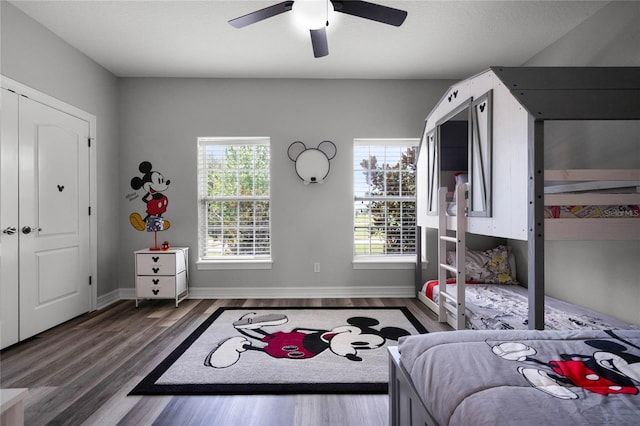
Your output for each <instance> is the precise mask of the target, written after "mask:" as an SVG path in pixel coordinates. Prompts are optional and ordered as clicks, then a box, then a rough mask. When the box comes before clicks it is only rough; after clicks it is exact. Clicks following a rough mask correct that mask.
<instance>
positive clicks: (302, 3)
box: [292, 0, 335, 30]
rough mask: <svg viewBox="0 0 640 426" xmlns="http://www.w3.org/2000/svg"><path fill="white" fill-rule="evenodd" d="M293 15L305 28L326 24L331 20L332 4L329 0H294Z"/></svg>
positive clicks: (309, 28) (332, 13)
mask: <svg viewBox="0 0 640 426" xmlns="http://www.w3.org/2000/svg"><path fill="white" fill-rule="evenodd" d="M292 11H293V16H294V19H295V20H296V22H297V23H298V24H299V25H300V26H301V27H303V28H304V29H305V30H311V29H318V28H321V27H324V26H328V25H329V22H330V21H333V15H334V13H335V11H334V10H333V4H331V2H330V1H329V0H295V1H294V2H293V7H292Z"/></svg>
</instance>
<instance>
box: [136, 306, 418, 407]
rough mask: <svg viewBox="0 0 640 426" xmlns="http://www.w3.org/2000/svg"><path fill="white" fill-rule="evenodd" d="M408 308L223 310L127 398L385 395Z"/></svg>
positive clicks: (407, 329) (411, 323)
mask: <svg viewBox="0 0 640 426" xmlns="http://www.w3.org/2000/svg"><path fill="white" fill-rule="evenodd" d="M426 332H427V330H426V329H425V328H424V327H423V326H422V324H420V322H419V321H418V320H417V319H416V318H415V317H414V316H413V315H412V314H411V313H410V312H409V310H408V309H407V308H404V307H400V308H388V307H380V308H376V307H374V308H220V309H218V310H217V311H216V312H214V313H213V314H212V315H211V316H210V317H209V318H208V319H207V320H205V322H204V323H203V324H202V325H201V326H200V327H198V329H197V330H195V331H194V332H193V333H192V334H191V335H190V336H189V337H188V338H187V339H186V340H185V341H184V342H183V343H181V344H180V346H178V348H176V349H175V350H174V351H173V352H172V353H171V354H170V355H169V356H168V357H167V358H166V359H165V360H164V361H162V362H161V363H160V365H158V366H157V367H156V368H155V369H154V370H153V371H152V372H151V373H150V374H149V375H148V376H147V377H145V378H144V379H143V380H142V381H141V382H140V383H139V384H138V385H137V386H136V387H135V388H134V389H133V390H132V391H131V392H130V393H129V394H130V395H219V394H299V393H312V394H313V393H316V394H317V393H386V392H387V390H388V378H389V372H388V368H389V367H388V353H387V349H386V347H387V346H395V345H397V343H398V339H399V338H400V337H402V336H405V335H410V334H421V333H426Z"/></svg>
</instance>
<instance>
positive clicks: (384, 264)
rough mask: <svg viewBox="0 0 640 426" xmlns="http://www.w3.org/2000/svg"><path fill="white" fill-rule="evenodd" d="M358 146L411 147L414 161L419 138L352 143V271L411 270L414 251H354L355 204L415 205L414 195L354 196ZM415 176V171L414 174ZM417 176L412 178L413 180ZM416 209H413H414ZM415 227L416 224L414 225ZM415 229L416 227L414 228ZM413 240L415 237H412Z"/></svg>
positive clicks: (357, 140) (380, 139)
mask: <svg viewBox="0 0 640 426" xmlns="http://www.w3.org/2000/svg"><path fill="white" fill-rule="evenodd" d="M358 146H405V147H408V146H413V147H414V148H415V149H416V160H417V155H418V151H419V149H420V139H419V138H356V139H354V141H353V155H354V159H353V170H352V173H353V174H352V178H353V203H354V204H353V208H354V210H353V216H352V220H353V223H352V227H351V229H352V232H353V234H352V254H353V261H352V262H353V269H413V268H414V267H415V262H416V253H417V247H416V251H415V252H414V253H410V254H356V249H355V233H356V223H355V222H356V203H358V202H361V201H378V200H381V199H382V200H384V199H390V200H394V201H412V202H414V206H415V205H416V204H415V203H416V194H415V193H414V195H413V196H411V197H406V196H397V197H393V198H391V197H387V196H380V195H375V196H371V197H367V196H359V195H357V194H356V173H358V172H360V173H361V172H362V170H361V169H360V170H358V169H357V168H356V167H357V165H356V161H358V162H359V161H360V160H362V159H361V158H355V155H356V148H357V147H358ZM414 173H415V175H417V171H415V172H414ZM416 177H417V176H414V179H415V178H416ZM415 208H416V207H414V209H415ZM414 226H417V224H414ZM416 229H417V227H416ZM414 238H415V237H414Z"/></svg>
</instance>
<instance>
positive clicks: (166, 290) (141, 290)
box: [136, 272, 186, 298]
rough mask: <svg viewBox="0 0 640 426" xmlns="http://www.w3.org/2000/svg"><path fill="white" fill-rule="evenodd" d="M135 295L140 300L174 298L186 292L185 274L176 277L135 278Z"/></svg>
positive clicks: (145, 276)
mask: <svg viewBox="0 0 640 426" xmlns="http://www.w3.org/2000/svg"><path fill="white" fill-rule="evenodd" d="M136 288H137V294H138V297H140V298H153V297H159V298H174V297H176V292H177V294H180V293H182V292H183V291H185V290H186V274H185V273H184V272H183V273H181V274H179V275H177V276H169V277H162V276H160V277H153V276H147V275H144V276H138V277H136Z"/></svg>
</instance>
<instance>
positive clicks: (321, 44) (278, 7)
mask: <svg viewBox="0 0 640 426" xmlns="http://www.w3.org/2000/svg"><path fill="white" fill-rule="evenodd" d="M325 1H326V10H327V14H326V15H325V16H326V18H327V19H326V23H325V24H324V25H323V26H321V27H319V28H317V29H314V28H311V29H309V31H310V33H311V45H312V46H313V56H315V57H316V58H320V57H323V56H327V55H328V54H329V46H328V44H327V31H326V27H327V26H328V25H329V20H328V13H329V12H328V7H329V1H331V4H332V6H333V10H335V11H336V12H340V13H344V14H347V15H353V16H357V17H359V18H364V19H370V20H372V21H376V22H381V23H383V24H388V25H393V26H396V27H399V26H400V25H402V23H403V22H404V20H405V18H406V17H407V12H406V11H404V10H400V9H394V8H392V7H387V6H382V5H379V4H375V3H369V2H366V1H358V0H345V1H339V0H325ZM297 2H302V3H304V1H303V0H297ZM294 3H296V1H283V2H281V3H278V4H274V5H273V6H269V7H265V8H264V9H260V10H256V11H255V12H251V13H248V14H246V15H243V16H240V17H238V18H235V19H232V20H230V21H229V24H231V25H232V26H233V27H235V28H243V27H246V26H247V25H251V24H255V23H256V22H260V21H263V20H265V19H267V18H271V17H273V16H276V15H280V14H281V13H284V12H288V11H290V10H292V9H293V8H294ZM307 3H310V2H307Z"/></svg>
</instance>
